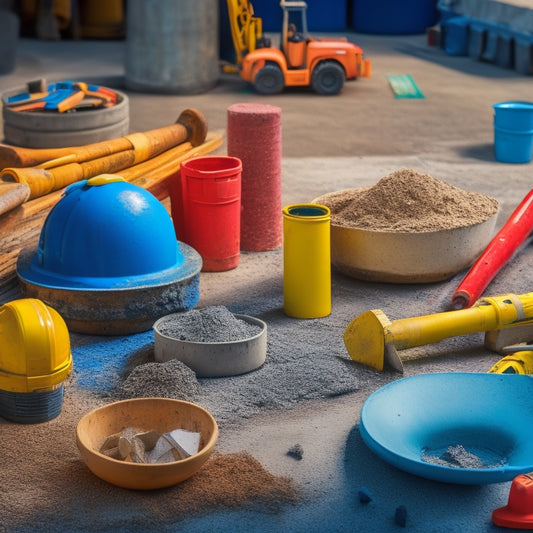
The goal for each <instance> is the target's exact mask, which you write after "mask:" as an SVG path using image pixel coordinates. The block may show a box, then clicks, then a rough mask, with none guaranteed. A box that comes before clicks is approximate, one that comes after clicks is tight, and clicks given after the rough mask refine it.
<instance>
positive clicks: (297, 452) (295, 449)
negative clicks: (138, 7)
mask: <svg viewBox="0 0 533 533" xmlns="http://www.w3.org/2000/svg"><path fill="white" fill-rule="evenodd" d="M287 455H288V456H289V457H294V458H295V459H296V460H298V461H301V460H302V458H303V455H304V449H303V448H302V446H301V445H300V444H295V445H294V446H292V447H291V448H289V451H288V452H287Z"/></svg>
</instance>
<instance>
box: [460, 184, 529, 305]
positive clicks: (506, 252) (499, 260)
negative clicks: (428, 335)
mask: <svg viewBox="0 0 533 533" xmlns="http://www.w3.org/2000/svg"><path fill="white" fill-rule="evenodd" d="M532 230H533V189H531V190H530V191H529V193H528V194H527V195H526V196H525V197H524V199H523V200H522V201H521V202H520V204H519V205H518V207H517V208H516V209H515V210H514V211H513V213H512V214H511V216H510V217H509V219H508V220H507V222H506V223H505V224H504V226H503V227H502V229H501V230H500V231H499V232H498V233H497V234H496V236H495V237H494V238H493V239H492V241H490V243H489V245H488V246H487V247H486V248H485V250H484V251H483V253H482V254H481V255H480V256H479V257H478V258H477V260H476V262H475V263H474V264H473V265H472V267H471V268H470V270H469V271H468V273H467V274H466V276H465V277H464V278H463V281H461V283H460V284H459V286H458V287H457V289H456V291H455V292H454V293H453V296H452V306H453V308H454V309H464V308H467V307H470V306H471V305H472V304H474V303H475V302H476V301H477V300H478V299H479V297H480V296H481V294H482V293H483V291H484V289H485V288H486V287H487V285H488V284H489V283H490V282H491V280H492V279H493V278H494V276H495V275H496V274H497V273H498V272H499V271H500V270H501V268H502V267H503V266H504V265H505V263H506V262H507V261H508V260H509V259H510V258H511V257H512V255H513V253H514V252H515V251H516V250H517V248H518V247H519V246H520V245H521V244H522V243H523V242H524V241H525V240H526V238H527V236H528V235H529V234H530V233H531V231H532Z"/></svg>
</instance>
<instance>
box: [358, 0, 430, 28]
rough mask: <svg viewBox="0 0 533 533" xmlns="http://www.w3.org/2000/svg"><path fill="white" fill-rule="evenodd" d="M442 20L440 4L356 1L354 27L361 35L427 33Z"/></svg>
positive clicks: (411, 0) (427, 0) (410, 0)
mask: <svg viewBox="0 0 533 533" xmlns="http://www.w3.org/2000/svg"><path fill="white" fill-rule="evenodd" d="M438 19H439V13H438V11H437V1H436V0H403V1H402V2H399V1H398V0H352V26H353V29H354V30H355V31H358V32H361V33H372V34H378V35H379V34H381V35H408V34H418V33H425V31H426V29H427V28H429V27H431V26H433V25H435V24H436V22H437V21H438Z"/></svg>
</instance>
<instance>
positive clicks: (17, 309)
mask: <svg viewBox="0 0 533 533" xmlns="http://www.w3.org/2000/svg"><path fill="white" fill-rule="evenodd" d="M71 371H72V354H71V351H70V337H69V332H68V329H67V326H66V324H65V321H64V320H63V318H62V317H61V316H60V315H59V313H58V312H57V311H55V310H54V309H52V308H51V307H49V306H47V305H46V304H44V303H43V302H42V301H41V300H38V299H35V298H23V299H20V300H14V301H12V302H9V303H7V304H4V305H2V306H1V307H0V389H2V390H4V391H8V392H39V391H46V390H51V389H54V388H56V387H57V385H58V384H60V383H61V382H63V381H64V380H65V379H66V378H67V377H68V375H69V374H70V372H71Z"/></svg>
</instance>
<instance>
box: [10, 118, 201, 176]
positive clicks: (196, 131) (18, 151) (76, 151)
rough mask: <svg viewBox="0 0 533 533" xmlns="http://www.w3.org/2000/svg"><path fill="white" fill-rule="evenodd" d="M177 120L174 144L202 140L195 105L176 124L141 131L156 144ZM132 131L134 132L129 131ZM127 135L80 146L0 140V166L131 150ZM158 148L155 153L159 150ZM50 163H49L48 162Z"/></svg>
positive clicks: (76, 159) (85, 158) (83, 158)
mask: <svg viewBox="0 0 533 533" xmlns="http://www.w3.org/2000/svg"><path fill="white" fill-rule="evenodd" d="M177 124H179V125H180V126H182V127H183V128H185V130H186V132H187V133H186V138H181V140H179V141H178V142H175V144H174V145H176V144H180V143H181V142H184V141H185V140H190V141H191V143H192V144H193V146H198V145H200V144H202V143H203V142H204V139H205V136H206V135H207V121H206V119H205V118H204V116H203V115H202V114H201V113H200V112H199V111H197V110H196V109H185V110H184V111H183V112H182V113H181V114H180V116H179V117H178V119H177V121H176V124H171V125H170V126H167V127H163V128H157V129H154V130H148V131H146V132H144V134H143V135H146V136H147V137H150V138H153V140H152V142H153V143H155V144H156V145H157V144H158V143H159V142H161V140H158V139H161V138H162V136H163V138H165V137H166V132H165V130H166V129H167V128H168V130H169V131H172V132H175V131H176V128H175V126H176V125H177ZM183 131H184V130H183V129H182V128H179V135H180V136H182V135H183ZM133 135H135V134H133ZM130 137H131V136H129V135H126V136H124V137H117V138H116V139H110V140H108V141H102V142H98V143H92V144H86V145H84V146H71V147H67V148H23V147H18V146H9V145H7V144H0V170H1V169H5V168H23V167H34V166H37V165H40V164H41V163H45V162H47V161H51V160H54V159H59V158H62V157H65V156H68V157H70V158H71V159H70V160H69V162H77V163H80V162H83V161H89V160H91V159H96V158H99V157H105V156H107V155H109V154H112V153H115V152H120V151H122V150H131V149H132V148H134V146H133V145H132V142H131V138H130ZM162 151H163V150H161V151H160V152H159V153H161V152H162ZM48 166H50V165H48Z"/></svg>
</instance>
